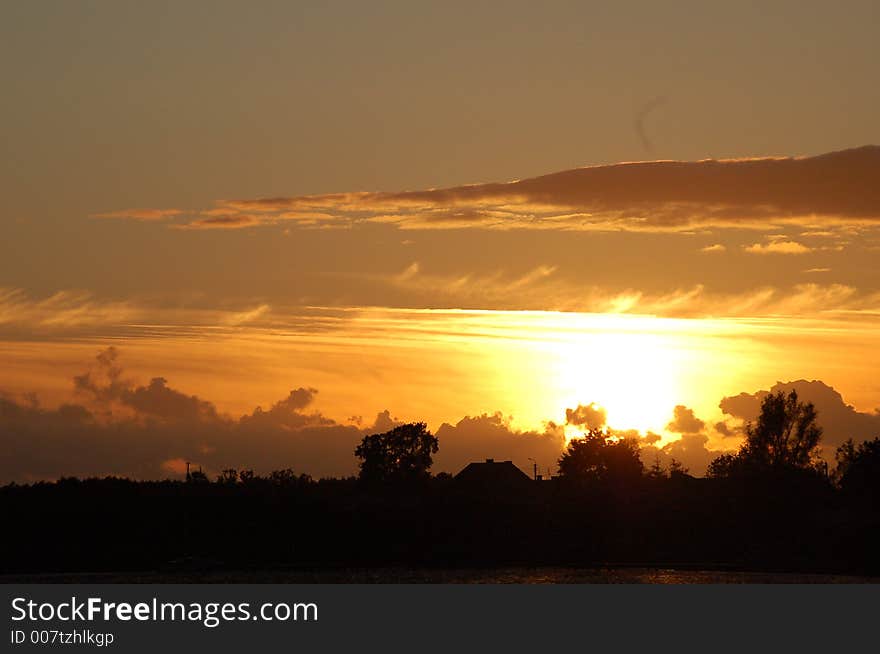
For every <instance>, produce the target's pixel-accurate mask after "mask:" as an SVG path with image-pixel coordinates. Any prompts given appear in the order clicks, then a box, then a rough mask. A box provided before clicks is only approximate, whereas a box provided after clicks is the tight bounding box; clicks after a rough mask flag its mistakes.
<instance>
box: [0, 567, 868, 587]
mask: <svg viewBox="0 0 880 654" xmlns="http://www.w3.org/2000/svg"><path fill="white" fill-rule="evenodd" d="M0 582H2V583H218V584H225V583H280V584H322V583H323V584H377V583H378V584H389V583H399V584H431V583H432V584H755V583H759V584H791V583H797V584H805V583H806V584H864V583H880V577H866V576H855V575H837V574H817V573H791V572H746V571H730V570H681V569H672V568H670V569H665V568H562V567H540V568H529V567H508V568H456V569H432V568H357V569H335V570H225V571H221V570H213V571H192V570H190V571H183V570H181V571H176V572H168V571H165V572H108V573H104V572H102V573H88V572H83V573H60V574H35V575H4V576H0Z"/></svg>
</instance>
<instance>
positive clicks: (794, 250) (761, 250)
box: [743, 241, 813, 254]
mask: <svg viewBox="0 0 880 654" xmlns="http://www.w3.org/2000/svg"><path fill="white" fill-rule="evenodd" d="M743 249H744V250H745V251H746V252H749V253H751V254H806V253H807V252H812V251H813V250H812V248H809V247H807V246H806V245H804V244H802V243H797V242H796V241H771V242H770V243H755V244H754V245H747V246H743Z"/></svg>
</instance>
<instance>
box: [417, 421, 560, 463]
mask: <svg viewBox="0 0 880 654" xmlns="http://www.w3.org/2000/svg"><path fill="white" fill-rule="evenodd" d="M436 436H437V438H438V440H439V441H440V450H439V452H438V453H437V456H436V457H435V460H436V464H435V466H434V467H435V469H436V470H437V471H440V470H444V471H447V472H451V473H456V472H458V471H459V470H461V469H462V468H463V467H464V466H465V465H466V464H467V463H469V462H472V461H483V460H484V459H496V460H499V461H507V460H510V461H513V462H514V464H516V465H517V466H518V467H519V468H520V469H522V470H525V471H530V470H531V469H532V461H530V459H532V460H533V461H535V462H537V464H538V469H539V471H540V472H541V473H542V474H544V473H546V471H547V468H550V470H551V472H552V473H555V472H556V463H557V461H558V460H559V457H560V455H561V454H562V450H563V448H564V446H565V436H564V434H563V432H562V428H561V427H560V426H559V425H556V424H554V423H552V422H548V423H547V425H546V427H545V430H544V431H543V432H537V431H518V430H515V429H512V428H511V426H510V422H509V421H508V420H506V419H505V418H504V416H502V415H501V414H500V413H495V414H492V415H489V414H485V413H484V414H483V415H480V416H475V417H469V416H468V417H465V418H462V419H461V420H459V421H458V422H457V423H456V424H455V425H451V424H449V423H443V424H442V425H441V426H440V428H439V429H438V430H437V433H436Z"/></svg>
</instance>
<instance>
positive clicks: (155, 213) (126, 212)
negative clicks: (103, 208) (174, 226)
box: [94, 209, 183, 221]
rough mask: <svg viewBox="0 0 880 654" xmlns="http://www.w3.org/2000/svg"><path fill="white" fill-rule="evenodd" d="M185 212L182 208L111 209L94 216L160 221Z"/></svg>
mask: <svg viewBox="0 0 880 654" xmlns="http://www.w3.org/2000/svg"><path fill="white" fill-rule="evenodd" d="M181 214H183V211H181V210H180V209H123V210H122V211H109V212H107V213H98V214H95V215H94V218H122V219H128V220H144V221H158V220H168V219H169V218H174V217H176V216H180V215H181Z"/></svg>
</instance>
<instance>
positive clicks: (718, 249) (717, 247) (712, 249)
mask: <svg viewBox="0 0 880 654" xmlns="http://www.w3.org/2000/svg"><path fill="white" fill-rule="evenodd" d="M726 251H727V247H725V246H724V245H721V243H715V244H714V245H707V246H706V247H704V248H700V252H706V253H710V254H711V253H713V252H726Z"/></svg>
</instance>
